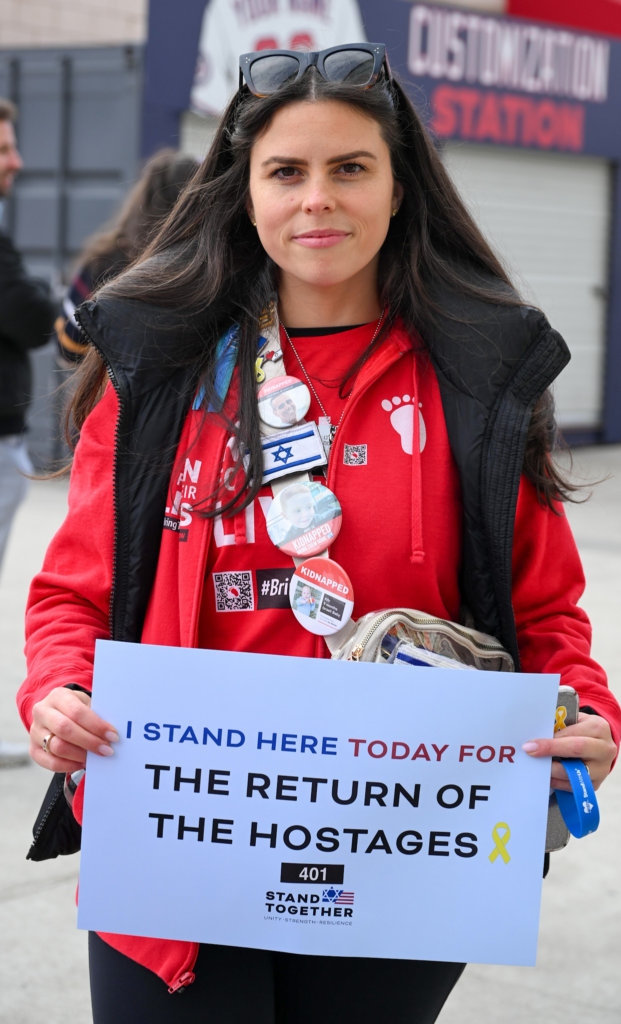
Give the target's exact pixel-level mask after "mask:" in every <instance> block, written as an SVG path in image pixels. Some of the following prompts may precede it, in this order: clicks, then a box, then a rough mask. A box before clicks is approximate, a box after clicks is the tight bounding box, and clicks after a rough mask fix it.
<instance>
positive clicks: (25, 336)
mask: <svg viewBox="0 0 621 1024" xmlns="http://www.w3.org/2000/svg"><path fill="white" fill-rule="evenodd" d="M16 116H17V111H16V109H15V107H14V106H13V104H12V103H10V102H9V101H8V100H4V99H0V205H1V204H2V201H3V200H4V199H5V198H6V197H7V196H8V195H9V194H10V192H11V189H12V187H13V182H14V180H15V176H16V175H17V174H18V172H19V171H20V170H21V168H22V166H23V163H22V158H21V156H20V155H19V153H18V151H17V145H16V142H15V131H14V128H13V123H14V121H15V119H16ZM54 312H55V307H54V304H53V302H52V299H51V296H50V290H49V288H48V286H47V285H46V283H45V282H44V281H39V280H36V279H35V278H32V277H29V276H28V274H27V273H26V271H25V269H24V265H23V263H22V259H21V256H20V255H19V253H18V252H17V250H16V249H15V247H14V245H13V243H12V242H11V240H10V238H9V237H8V236H7V235H5V234H4V233H3V232H0V569H1V568H2V560H3V558H4V552H5V549H6V545H7V541H8V539H9V533H10V530H11V524H12V522H13V517H14V516H15V513H16V511H17V508H18V506H19V504H20V503H21V502H22V501H23V499H24V497H25V495H26V491H27V489H28V477H27V474H29V473H32V465H31V462H30V458H29V456H28V449H27V446H26V438H25V429H26V422H25V415H26V409H27V407H28V403H29V402H30V391H31V370H30V359H29V356H28V350H29V349H31V348H40V347H41V346H42V345H45V344H46V342H47V341H49V339H50V335H51V333H52V329H53V324H54ZM27 760H28V748H27V747H26V746H23V745H21V744H19V745H18V744H12V743H3V742H2V741H1V740H0V767H7V766H11V765H14V764H21V763H24V762H26V761H27Z"/></svg>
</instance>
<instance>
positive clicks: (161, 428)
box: [78, 298, 570, 667]
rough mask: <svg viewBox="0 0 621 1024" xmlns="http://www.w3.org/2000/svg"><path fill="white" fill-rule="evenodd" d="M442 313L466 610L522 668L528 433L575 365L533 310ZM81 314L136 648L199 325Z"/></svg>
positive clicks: (476, 307) (122, 632)
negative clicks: (95, 379) (515, 552)
mask: <svg viewBox="0 0 621 1024" xmlns="http://www.w3.org/2000/svg"><path fill="white" fill-rule="evenodd" d="M449 302H450V306H449ZM444 308H446V309H447V316H446V318H445V319H443V320H441V321H440V322H439V323H438V325H437V327H436V328H435V330H434V331H432V332H430V334H429V336H427V337H426V339H425V341H426V343H427V345H428V347H429V350H430V353H431V357H432V360H433V363H434V366H435V370H436V373H437V376H438V381H439V384H440V391H441V395H442V402H443V407H444V416H445V419H446V426H447V431H448V437H449V442H450V445H451V449H452V452H453V456H454V458H455V461H456V463H457V467H458V470H459V475H460V480H461V488H462V497H463V508H464V521H463V568H462V578H461V589H462V598H463V603H464V605H466V606H467V607H468V609H469V610H470V612H471V614H472V616H473V618H474V624H475V625H476V627H477V628H478V629H481V630H483V631H484V632H486V633H491V634H492V635H493V636H496V637H497V638H498V639H499V640H501V642H502V643H503V644H504V645H505V647H506V648H507V650H509V651H510V653H511V654H512V655H513V658H514V659H515V663H516V667H519V653H518V647H517V635H516V629H515V620H514V616H513V608H512V603H511V554H512V546H513V529H514V523H515V511H516V504H517V497H518V490H519V485H520V475H521V472H522V465H523V461H524V449H525V444H526V434H527V431H528V425H529V422H530V417H531V413H532V409H533V406H534V404H535V402H536V401H537V399H538V398H539V397H540V396H541V395H542V394H543V392H544V391H545V389H546V388H547V387H549V385H550V384H551V383H552V381H553V380H554V379H555V378H556V377H557V376H558V374H559V373H560V371H561V370H562V369H563V367H564V366H565V365H566V364H567V363H568V362H569V358H570V356H569V351H568V349H567V346H566V344H565V342H564V341H563V339H562V338H561V337H560V335H559V334H558V333H557V332H556V331H555V330H553V329H552V328H551V327H550V325H549V323H548V321H547V320H546V318H545V317H544V316H543V314H542V313H541V312H539V311H538V310H535V309H532V308H528V307H495V306H490V305H486V304H483V303H479V302H476V301H473V300H471V299H462V300H459V301H457V300H455V298H452V299H450V300H449V299H448V298H447V300H446V303H445V307H444ZM449 308H450V316H449V315H448V310H449ZM78 318H79V321H80V324H81V326H82V328H83V330H84V331H85V332H86V334H87V335H88V337H89V339H90V341H91V342H92V344H93V345H94V346H95V348H96V349H97V350H98V351H99V353H100V354H101V355H102V357H103V359H104V361H105V363H106V366H107V367H108V371H109V373H110V377H111V380H112V383H113V386H114V388H115V390H116V392H117V395H118V398H119V404H120V414H119V421H118V425H117V436H116V450H115V462H114V467H115V468H114V508H115V543H114V573H113V594H112V599H111V610H110V630H111V636H112V639H114V640H125V641H129V642H134V643H137V642H139V641H140V637H141V633H142V626H143V622H144V617H145V613H146V608H147V602H148V599H149V594H150V592H151V588H152V586H153V581H154V578H155V572H156V568H157V561H158V555H159V547H160V540H161V536H162V521H163V518H164V509H165V506H166V494H167V489H168V483H169V478H170V473H171V469H172V461H173V458H174V454H175V451H176V448H177V445H178V443H179V438H180V435H181V430H182V427H183V423H184V421H185V418H186V415H187V413H188V410H189V408H190V405H191V402H192V399H193V395H194V388H195V386H196V383H197V381H196V379H195V371H194V370H193V369H192V367H191V366H189V367H184V368H179V352H180V350H181V349H182V347H183V346H184V344H185V343H186V341H187V340H188V336H189V335H191V336H192V340H193V342H194V344H195V343H196V330H195V329H194V330H193V329H192V327H191V326H188V323H187V321H186V322H185V324H184V325H183V326H179V325H177V327H175V324H174V321H173V320H172V319H171V318H170V317H169V316H168V315H167V314H165V313H163V312H162V311H161V310H154V309H150V308H148V307H145V306H143V305H141V304H140V303H133V302H124V301H120V300H109V299H108V300H105V301H101V302H86V303H84V305H83V306H81V307H80V310H79V314H78Z"/></svg>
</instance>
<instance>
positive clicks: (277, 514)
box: [267, 480, 343, 558]
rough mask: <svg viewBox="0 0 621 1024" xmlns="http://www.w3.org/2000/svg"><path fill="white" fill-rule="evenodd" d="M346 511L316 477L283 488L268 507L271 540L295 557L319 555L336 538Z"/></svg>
mask: <svg viewBox="0 0 621 1024" xmlns="http://www.w3.org/2000/svg"><path fill="white" fill-rule="evenodd" d="M342 519H343V514H342V512H341V506H340V505H339V503H338V500H337V498H336V495H334V494H333V493H332V491H331V490H329V489H328V488H327V487H324V485H323V484H320V483H318V482H316V481H314V480H312V481H311V480H309V481H308V482H304V483H301V482H299V481H298V482H296V483H292V484H290V485H289V486H288V487H285V488H283V490H282V491H280V493H279V494H278V495H277V496H276V497H275V498H274V500H273V501H272V503H271V505H270V507H269V509H268V511H267V532H268V534H269V537H270V540H271V541H272V543H274V544H275V545H276V547H277V548H280V550H281V551H284V552H285V554H287V555H291V556H292V557H293V558H310V557H311V555H318V554H320V553H321V552H322V551H325V550H326V548H328V547H329V546H330V544H332V542H333V541H334V540H336V538H337V536H338V534H339V531H340V529H341V523H342Z"/></svg>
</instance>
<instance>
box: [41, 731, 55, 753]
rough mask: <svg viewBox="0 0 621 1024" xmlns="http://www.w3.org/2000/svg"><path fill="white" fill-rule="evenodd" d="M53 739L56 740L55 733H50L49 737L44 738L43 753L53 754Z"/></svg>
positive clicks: (42, 743)
mask: <svg viewBox="0 0 621 1024" xmlns="http://www.w3.org/2000/svg"><path fill="white" fill-rule="evenodd" d="M53 739H54V733H53V732H48V734H47V736H44V737H43V740H42V742H41V746H42V747H43V753H44V754H51V753H52V751H51V750H50V743H51V742H52V740H53Z"/></svg>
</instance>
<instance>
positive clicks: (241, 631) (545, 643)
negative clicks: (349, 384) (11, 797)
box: [18, 325, 621, 990]
mask: <svg viewBox="0 0 621 1024" xmlns="http://www.w3.org/2000/svg"><path fill="white" fill-rule="evenodd" d="M373 328H374V325H366V326H365V327H362V328H358V329H356V330H352V331H348V332H346V333H345V334H337V335H334V336H331V337H328V338H326V337H324V338H312V339H300V341H297V340H296V341H295V342H294V344H295V347H296V348H297V350H298V352H299V353H300V355H301V356H302V359H303V361H304V365H305V367H306V368H307V370H308V372H309V373H310V375H311V377H312V378H313V383H314V385H315V388H316V390H317V391H318V393H319V396H320V399H321V402H322V404H323V405H324V406H325V408H326V409H327V411H328V413H329V415H330V416H331V417H332V421H333V422H338V419H339V417H340V416H341V413H343V419H342V421H341V425H340V427H339V430H338V432H337V435H336V439H335V443H334V446H333V451H332V455H331V458H330V467H329V473H328V481H327V483H328V486H329V487H330V488H331V489H332V490H333V491H334V492H335V493H336V495H337V496H338V499H339V501H340V503H341V506H342V509H343V526H342V529H341V533H340V534H339V536H338V538H337V540H336V541H335V542H334V544H333V545H332V547H331V549H330V555H331V557H332V558H334V559H336V560H337V561H339V562H340V563H341V564H342V565H343V567H344V568H345V570H346V571H347V573H348V574H349V576H350V578H351V580H352V584H353V588H354V594H355V607H354V617H356V618H357V617H359V616H360V615H363V614H365V613H366V612H368V611H372V610H376V609H380V608H383V607H390V606H401V607H413V608H418V609H420V610H423V611H426V612H428V613H430V614H433V615H436V616H440V617H442V618H448V619H453V620H457V619H458V617H459V587H458V574H459V564H460V550H461V507H460V492H459V481H458V476H457V471H456V468H455V465H454V462H453V459H452V455H451V451H450V447H449V443H448V437H447V433H446V427H445V423H444V417H443V413H442V405H441V399H440V394H439V389H438V384H437V380H436V376H435V373H434V371H433V368H432V366H431V363H430V361H429V359H428V357H427V356H426V355H425V353H424V352H423V351H422V349H421V350H416V351H414V350H413V347H412V341H411V339H410V338H409V337H408V336H407V334H406V333H405V332H404V331H403V330H402V329H400V328H398V327H397V328H395V329H393V331H392V332H391V334H390V335H389V337H388V339H387V340H386V341H385V342H384V344H383V345H382V346H381V347H380V348H379V349H378V350H377V351H376V352H375V354H374V355H373V356H372V358H370V359H369V360H368V362H367V363H366V364H365V365H364V367H363V369H362V371H361V373H360V375H359V377H358V379H357V380H356V383H355V387H354V389H353V392H352V395H351V398H350V399H349V401H347V402H344V400H342V399H340V398H339V396H338V389H336V388H334V387H330V386H326V385H325V384H324V385H323V386H322V384H321V383H319V381H320V380H324V381H325V380H326V377H327V376H331V377H334V376H336V375H337V372H338V371H340V370H344V369H345V367H346V365H349V364H351V362H352V355H353V358H354V359H355V358H356V356H357V355H358V354H359V352H361V351H362V350H363V349H364V348H365V347H366V344H367V343H368V341H369V340H370V336H371V334H372V330H373ZM284 347H285V363H286V370H287V372H289V373H292V374H295V375H296V376H302V373H301V370H300V367H299V364H298V363H297V361H296V360H295V357H294V355H293V353H292V352H291V351H288V350H287V347H286V346H284ZM337 348H338V350H339V351H341V352H343V353H346V354H347V359H346V361H345V362H343V363H342V364H341V365H340V366H339V365H338V358H337V359H336V366H335V356H334V352H335V349H337ZM343 358H344V359H345V356H344V357H343ZM234 402H235V387H233V388H231V390H230V393H229V397H228V400H227V407H228V412H229V414H233V413H234ZM417 409H418V411H419V415H418V416H416V415H414V412H415V410H417ZM320 414H321V410H320V409H319V408H318V407H317V404H316V402H315V399H313V404H312V405H311V409H310V411H309V414H308V416H309V418H317V417H318V416H319V415H320ZM202 416H203V413H202V412H195V411H192V412H190V413H189V414H188V417H187V420H186V424H185V427H184V431H183V435H182V438H181V442H180V445H179V453H180V454H179V456H178V457H177V461H176V464H175V468H174V470H173V474H172V477H171V488H170V499H169V505H168V508H167V518H166V520H165V528H164V530H163V533H162V545H161V549H160V556H159V562H158V568H157V573H156V578H155V582H154V586H153V590H152V594H151V598H150V602H149V607H148V610H147V615H146V620H145V625H144V631H143V635H142V640H143V642H144V643H151V644H165V645H172V646H181V647H196V646H201V647H211V648H220V649H227V650H245V651H257V652H262V653H285V652H286V653H287V654H296V655H298V656H303V657H328V656H329V655H328V652H327V648H326V646H325V643H324V641H323V639H322V638H320V637H315V636H313V635H312V634H310V633H308V632H307V631H306V630H304V629H303V627H302V626H300V625H299V623H298V622H297V621H296V619H295V617H294V616H293V614H292V613H291V611H290V609H289V607H288V600H287V599H286V589H287V588H286V587H282V586H281V584H282V582H283V581H284V580H285V579H286V577H287V575H288V573H289V572H290V570H291V568H292V560H291V559H290V558H289V557H288V556H286V555H283V554H282V553H281V552H280V551H279V550H278V549H277V548H275V547H274V545H273V544H272V542H271V541H270V540H269V537H268V536H267V531H266V525H265V511H266V508H267V504H268V503H269V500H270V498H271V491H270V489H269V488H263V489H262V491H261V493H260V495H259V497H258V499H257V500H256V501H255V502H253V503H252V505H250V506H249V507H248V508H247V509H246V510H245V511H243V512H241V513H239V514H237V515H236V516H233V517H232V518H229V519H224V520H223V519H220V518H219V519H216V520H215V521H213V520H208V519H205V518H203V517H201V516H200V515H199V514H197V512H196V511H193V509H192V506H193V504H194V505H195V504H196V503H197V502H198V501H200V499H201V497H204V496H206V495H208V494H210V493H211V492H212V491H213V490H214V489H215V487H216V484H217V483H218V482H219V481H220V479H221V478H222V474H223V472H224V471H225V469H226V468H229V467H230V466H231V464H232V454H231V451H232V449H231V446H230V445H228V444H227V442H228V440H229V437H228V434H227V432H226V429H225V427H224V424H223V422H222V420H221V418H220V417H217V416H216V415H214V414H209V422H208V424H207V425H206V426H205V428H204V429H203V430H202V431H200V432H199V431H198V426H199V424H200V422H201V419H202ZM116 417H117V400H116V395H115V393H114V391H113V390H112V388H111V387H108V390H107V391H106V394H105V396H104V398H103V399H102V401H101V402H100V403H99V405H98V406H97V407H96V409H95V410H94V411H93V413H92V414H91V415H90V416H89V418H88V420H87V422H86V424H85V426H84V429H83V431H82V435H81V439H80V443H79V445H78V448H77V451H76V456H75V462H74V467H73V471H72V476H71V487H70V491H69V512H68V515H67V518H66V520H65V522H64V524H63V526H62V527H61V529H60V530H59V532H58V533H57V534H56V536H55V538H54V539H53V541H52V543H51V545H50V547H49V549H48V552H47V555H46V558H45V562H44V566H43V569H42V571H41V572H40V573H39V574H38V576H36V577H35V579H34V580H33V583H32V588H31V593H30V599H29V605H28V612H27V648H26V650H27V655H28V678H27V680H26V682H25V683H24V684H23V686H22V687H21V689H20V692H19V696H18V704H19V709H20V714H21V716H22V719H23V721H24V723H25V725H26V726H27V728H30V725H31V722H32V706H33V704H34V703H35V702H37V701H39V700H41V699H42V697H44V696H45V695H46V694H47V693H48V692H49V691H50V690H52V689H53V688H54V687H56V686H62V685H64V684H66V683H70V682H74V683H79V684H80V685H81V686H84V687H85V688H86V689H89V690H90V688H91V679H92V667H93V655H94V645H95V640H96V639H97V637H101V638H107V637H109V630H108V607H109V598H110V591H111V584H112V548H113V514H112V454H113V437H114V430H115V425H116ZM558 511H559V515H555V514H554V513H552V512H550V511H548V510H546V509H544V508H542V506H541V505H540V504H539V502H538V500H537V496H536V492H535V489H534V487H533V486H532V484H530V483H529V482H528V481H527V480H525V479H523V480H522V484H521V487H520V495H519V500H518V507H517V517H516V524H515V540H514V548H513V588H512V593H513V606H514V611H515V618H516V624H517V632H518V641H519V646H520V655H521V658H522V667H523V669H524V671H529V672H560V673H561V676H562V681H563V683H566V684H569V685H572V686H574V687H575V688H576V689H577V690H578V692H579V694H580V703H581V705H583V706H584V705H589V706H590V707H592V708H593V709H594V710H595V711H596V712H597V713H598V714H600V715H601V716H602V717H604V718H606V719H607V720H608V722H609V723H610V726H611V729H612V732H613V737H614V740H615V742H616V743H617V744H618V742H619V735H620V732H621V713H620V710H619V707H618V705H617V702H616V700H615V699H614V697H613V696H612V694H611V693H610V691H609V690H608V687H607V684H606V677H605V674H604V672H603V671H602V669H601V668H600V667H599V666H598V665H597V664H596V663H595V662H594V661H593V660H592V659H591V658H590V656H589V651H590V640H591V628H590V625H589V621H588V618H587V616H586V614H585V613H584V611H582V609H580V608H579V607H578V606H577V602H578V600H579V599H580V597H581V595H582V593H583V590H584V576H583V572H582V567H581V564H580V559H579V556H578V553H577V550H576V546H575V543H574V540H573V537H572V535H571V531H570V528H569V524H568V522H567V519H566V517H565V515H564V512H563V510H562V508H560V507H559V510H558ZM171 526H173V527H174V529H171V528H170V527H171ZM267 584H269V592H268V589H267ZM232 585H235V592H236V595H237V596H235V597H234V598H233V599H232V600H231V598H230V595H229V599H228V600H227V601H224V600H223V595H224V594H225V593H226V591H227V589H229V590H230V587H231V586H232ZM223 588H224V589H223ZM218 598H219V600H218ZM219 608H220V609H221V610H219ZM82 798H83V787H81V788H80V790H78V793H77V794H76V800H75V801H74V810H75V812H76V816H77V817H78V818H80V816H81V807H82ZM102 937H103V938H104V939H105V940H106V941H107V942H109V943H110V944H111V945H112V946H114V947H115V948H116V949H118V950H120V951H121V952H123V953H125V954H126V955H128V956H130V957H131V958H132V959H134V960H136V961H138V962H139V963H141V964H143V965H144V966H146V967H148V968H149V969H150V970H152V971H154V972H155V973H157V974H158V975H159V976H160V977H161V978H162V979H163V980H164V981H165V982H166V983H167V984H168V985H169V986H170V987H171V989H172V990H175V989H176V988H178V987H180V986H181V985H183V984H188V983H189V982H190V981H192V980H193V977H194V976H193V974H192V968H193V965H194V962H195V959H196V955H197V952H198V945H197V944H195V943H189V942H178V941H169V940H164V939H146V938H139V937H135V936H118V935H104V936H102Z"/></svg>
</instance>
